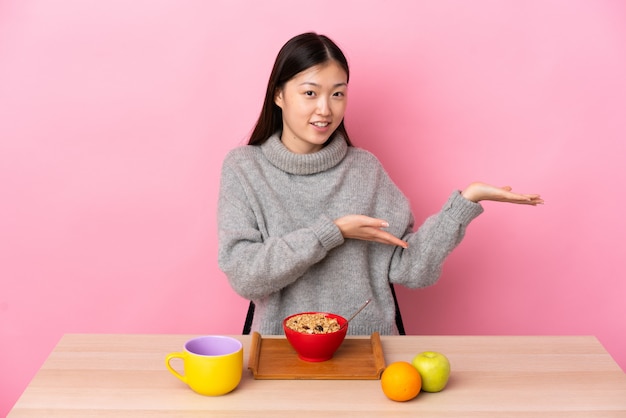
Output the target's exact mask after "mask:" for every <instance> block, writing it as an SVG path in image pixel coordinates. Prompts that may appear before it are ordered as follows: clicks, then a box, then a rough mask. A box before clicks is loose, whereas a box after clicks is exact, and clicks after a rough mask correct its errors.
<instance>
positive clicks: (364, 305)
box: [339, 299, 372, 329]
mask: <svg viewBox="0 0 626 418" xmlns="http://www.w3.org/2000/svg"><path fill="white" fill-rule="evenodd" d="M371 300H372V299H368V300H366V301H365V303H364V304H363V305H362V306H361V307H360V308H359V310H357V311H356V312H355V313H354V315H352V316H351V317H350V318H349V319H348V320H347V321H346V323H345V324H343V325H342V326H341V327H339V329H344V328H345V327H347V326H348V323H349V322H350V321H352V320H353V319H354V317H355V316H357V315H358V314H359V313H360V312H361V311H362V310H363V309H364V308H365V307H366V306H367V304H368V303H370V301H371Z"/></svg>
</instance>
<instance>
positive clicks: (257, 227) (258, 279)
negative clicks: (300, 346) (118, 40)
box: [218, 135, 483, 335]
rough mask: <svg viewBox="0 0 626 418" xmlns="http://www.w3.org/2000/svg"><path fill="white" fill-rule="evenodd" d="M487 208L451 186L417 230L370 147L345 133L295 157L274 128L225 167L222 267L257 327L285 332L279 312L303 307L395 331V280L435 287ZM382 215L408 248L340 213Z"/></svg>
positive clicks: (368, 328)
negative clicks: (344, 228) (353, 230)
mask: <svg viewBox="0 0 626 418" xmlns="http://www.w3.org/2000/svg"><path fill="white" fill-rule="evenodd" d="M482 210H483V209H482V207H481V205H479V204H477V203H474V202H470V201H468V200H466V199H465V198H463V197H462V196H461V194H460V193H459V192H458V191H455V192H453V193H452V195H451V196H450V198H449V199H448V201H447V203H446V204H445V205H444V207H443V208H442V210H441V211H440V212H439V213H438V214H436V215H433V216H431V217H429V218H428V219H427V220H426V221H425V223H424V224H423V225H422V226H421V227H420V228H418V229H417V231H414V225H413V215H412V213H411V210H410V205H409V202H408V200H407V198H406V197H405V196H404V195H403V194H402V192H401V191H400V190H399V189H398V188H397V186H396V185H395V184H394V183H393V182H392V180H391V179H390V178H389V176H388V175H387V173H386V172H385V170H384V169H383V167H382V166H381V164H380V163H379V161H378V160H377V159H376V157H374V156H373V155H372V154H371V153H369V152H367V151H365V150H363V149H359V148H355V147H348V146H347V144H346V142H345V140H344V139H343V138H342V137H340V136H337V135H336V136H335V138H334V139H333V140H332V141H331V142H330V143H329V144H328V145H327V146H326V147H324V148H323V149H322V150H320V151H318V152H316V153H313V154H294V153H292V152H290V151H289V150H288V149H287V148H285V147H284V145H283V144H282V142H281V141H280V139H279V137H278V135H274V136H272V137H271V138H269V139H268V141H267V142H265V143H264V144H263V145H260V146H252V145H247V146H242V147H238V148H236V149H234V150H232V151H231V152H230V153H229V154H228V155H227V156H226V158H225V160H224V163H223V167H222V177H221V185H220V194H219V203H218V230H219V254H218V261H219V266H220V268H221V269H222V270H223V271H224V272H225V273H226V276H227V277H228V280H229V281H230V284H231V286H232V287H233V289H234V290H235V291H236V292H237V293H238V294H239V295H241V296H242V297H244V298H246V299H250V300H253V301H254V303H255V305H256V310H255V316H254V320H253V323H252V330H253V331H258V332H260V333H261V334H282V332H283V331H282V325H281V322H282V319H283V318H285V317H286V316H288V315H290V314H293V313H297V312H306V311H322V312H333V313H337V314H339V315H342V316H346V317H347V316H350V314H352V313H353V312H354V311H355V310H356V309H357V308H358V306H359V305H361V304H362V303H363V302H364V301H365V300H367V299H368V298H372V302H371V303H370V304H369V305H368V307H367V308H366V309H365V310H363V311H362V312H361V313H360V314H359V315H358V316H357V317H356V318H354V320H353V322H351V323H350V327H349V333H350V334H356V335H369V334H371V333H372V332H374V331H378V332H379V333H381V334H383V335H384V334H397V333H398V330H397V328H396V325H395V307H394V303H393V296H392V294H391V290H390V287H389V283H399V284H402V285H405V286H408V287H411V288H416V287H424V286H429V285H431V284H433V283H435V282H436V281H437V279H438V278H439V276H440V273H441V268H442V264H443V262H444V260H445V258H446V256H447V255H448V254H449V253H450V252H451V251H452V250H453V249H454V248H455V247H456V246H457V245H458V244H459V242H460V241H461V239H462V238H463V235H464V233H465V229H466V227H467V225H468V224H469V223H470V222H471V221H472V220H473V219H474V218H475V217H476V216H478V215H479V214H480V213H481V212H482ZM349 214H362V215H367V216H371V217H375V218H380V219H384V220H386V221H387V222H388V223H389V228H387V230H388V231H389V232H390V233H392V234H394V235H395V236H397V237H400V238H402V239H403V240H405V241H407V242H408V244H409V247H408V249H403V248H401V247H396V246H391V245H385V244H379V243H375V242H370V241H362V240H356V239H344V238H343V236H342V234H341V232H340V231H339V229H338V228H337V226H336V225H335V224H334V222H333V221H334V220H335V219H337V218H340V217H342V216H345V215H349Z"/></svg>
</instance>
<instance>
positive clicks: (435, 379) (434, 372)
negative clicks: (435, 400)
mask: <svg viewBox="0 0 626 418" xmlns="http://www.w3.org/2000/svg"><path fill="white" fill-rule="evenodd" d="M411 364H413V366H414V367H415V368H416V369H417V371H418V372H419V373H420V376H421V377H422V390H423V391H425V392H440V391H442V390H443V388H445V387H446V385H447V384H448V379H449V378H450V361H448V358H447V357H446V356H444V355H443V354H441V353H437V352H436V351H424V352H423V353H419V354H418V355H416V356H415V357H414V358H413V361H412V362H411Z"/></svg>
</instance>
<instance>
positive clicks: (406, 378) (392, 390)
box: [380, 361, 422, 402]
mask: <svg viewBox="0 0 626 418" xmlns="http://www.w3.org/2000/svg"><path fill="white" fill-rule="evenodd" d="M380 384H381V386H382V388H383V393H384V394H385V395H386V396H387V397H388V398H389V399H391V400H393V401H398V402H404V401H409V400H411V399H413V398H415V397H416V396H417V395H418V393H420V389H421V388H422V378H421V377H420V374H419V372H418V371H417V369H416V368H415V367H413V365H412V364H411V363H408V362H406V361H396V362H394V363H391V364H390V365H389V366H387V368H386V369H385V370H384V371H383V374H382V376H381V378H380Z"/></svg>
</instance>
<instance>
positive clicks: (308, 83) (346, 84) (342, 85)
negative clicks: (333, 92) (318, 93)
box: [300, 81, 348, 88]
mask: <svg viewBox="0 0 626 418" xmlns="http://www.w3.org/2000/svg"><path fill="white" fill-rule="evenodd" d="M300 85H301V86H305V85H306V86H313V87H321V85H319V84H317V83H314V82H312V81H304V82H302V83H300ZM344 86H346V87H347V86H348V83H343V82H342V83H337V84H335V85H334V86H333V88H337V87H344Z"/></svg>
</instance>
